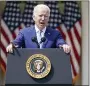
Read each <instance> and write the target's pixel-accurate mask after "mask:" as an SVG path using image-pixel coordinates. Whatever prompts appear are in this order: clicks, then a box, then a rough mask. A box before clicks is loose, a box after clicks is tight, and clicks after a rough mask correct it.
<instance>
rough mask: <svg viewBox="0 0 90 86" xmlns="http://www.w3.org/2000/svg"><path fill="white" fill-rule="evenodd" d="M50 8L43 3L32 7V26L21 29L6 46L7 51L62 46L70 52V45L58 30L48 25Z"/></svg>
mask: <svg viewBox="0 0 90 86" xmlns="http://www.w3.org/2000/svg"><path fill="white" fill-rule="evenodd" d="M49 17H50V8H49V7H48V6H46V5H44V4H39V5H37V6H35V7H34V10H33V20H34V22H35V25H34V26H31V27H27V28H24V29H22V30H21V31H20V32H19V34H18V36H17V37H16V39H15V40H14V41H13V42H12V43H10V44H9V46H7V48H6V50H7V52H13V48H14V47H18V48H21V47H22V48H40V49H42V48H61V47H62V48H63V50H64V52H65V53H69V52H70V46H69V45H68V44H66V42H65V41H64V39H63V38H62V36H61V34H60V32H59V31H58V30H55V29H54V28H50V27H48V21H49Z"/></svg>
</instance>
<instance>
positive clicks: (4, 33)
mask: <svg viewBox="0 0 90 86" xmlns="http://www.w3.org/2000/svg"><path fill="white" fill-rule="evenodd" d="M1 33H2V34H3V36H4V38H5V40H6V41H7V42H8V43H9V38H8V35H7V34H6V32H5V31H4V30H3V28H2V27H1Z"/></svg>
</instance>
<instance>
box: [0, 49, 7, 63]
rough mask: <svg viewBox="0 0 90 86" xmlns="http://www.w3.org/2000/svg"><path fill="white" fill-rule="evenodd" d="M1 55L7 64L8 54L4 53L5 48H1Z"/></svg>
mask: <svg viewBox="0 0 90 86" xmlns="http://www.w3.org/2000/svg"><path fill="white" fill-rule="evenodd" d="M1 57H2V59H3V61H4V62H5V64H7V58H6V54H5V53H4V51H3V50H1Z"/></svg>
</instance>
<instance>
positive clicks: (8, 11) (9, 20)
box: [0, 1, 22, 72]
mask: <svg viewBox="0 0 90 86" xmlns="http://www.w3.org/2000/svg"><path fill="white" fill-rule="evenodd" d="M21 21H22V18H21V16H20V9H19V3H18V2H13V1H9V2H6V7H5V10H4V14H3V15H2V19H1V27H0V28H1V41H0V47H1V55H0V61H1V68H2V69H3V71H4V72H5V71H6V64H7V57H6V46H7V45H8V44H9V43H10V42H11V41H12V40H13V39H14V38H15V37H16V35H17V33H18V31H19V29H20V27H18V26H20V22H21Z"/></svg>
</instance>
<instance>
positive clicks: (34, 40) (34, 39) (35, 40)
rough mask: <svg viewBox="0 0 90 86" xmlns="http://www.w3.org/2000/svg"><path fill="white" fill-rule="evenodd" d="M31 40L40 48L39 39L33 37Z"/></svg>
mask: <svg viewBox="0 0 90 86" xmlns="http://www.w3.org/2000/svg"><path fill="white" fill-rule="evenodd" d="M31 40H32V42H35V43H36V44H37V46H38V48H40V45H39V43H38V41H37V37H32V38H31Z"/></svg>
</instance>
